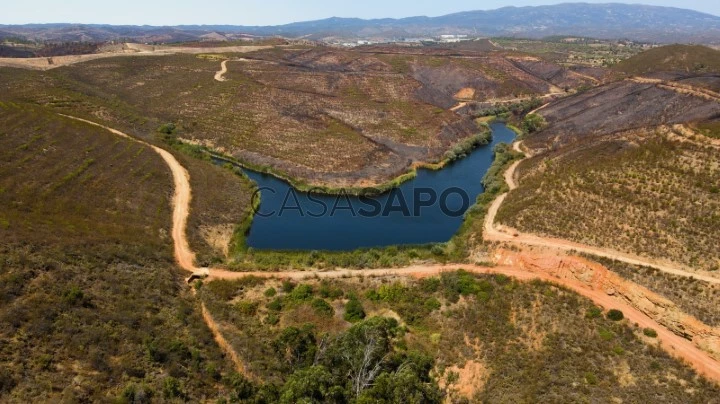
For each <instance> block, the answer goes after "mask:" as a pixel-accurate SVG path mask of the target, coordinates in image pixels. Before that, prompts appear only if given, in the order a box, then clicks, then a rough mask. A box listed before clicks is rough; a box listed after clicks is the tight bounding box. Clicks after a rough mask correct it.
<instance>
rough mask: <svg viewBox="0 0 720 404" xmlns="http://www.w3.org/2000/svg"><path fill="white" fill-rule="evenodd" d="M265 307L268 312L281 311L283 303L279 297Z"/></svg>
mask: <svg viewBox="0 0 720 404" xmlns="http://www.w3.org/2000/svg"><path fill="white" fill-rule="evenodd" d="M266 307H267V308H268V310H272V311H282V309H283V303H282V300H280V298H279V297H276V298H275V299H274V300H273V301H272V302H270V303H268V304H267V306H266Z"/></svg>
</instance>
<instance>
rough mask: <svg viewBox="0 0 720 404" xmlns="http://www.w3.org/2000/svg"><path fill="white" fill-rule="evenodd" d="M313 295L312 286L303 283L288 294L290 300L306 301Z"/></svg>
mask: <svg viewBox="0 0 720 404" xmlns="http://www.w3.org/2000/svg"><path fill="white" fill-rule="evenodd" d="M312 295H313V289H312V286H310V285H306V284H302V285H298V286H297V287H295V288H294V289H293V290H292V292H290V294H289V295H288V298H289V299H290V300H294V301H305V300H310V298H311V297H312Z"/></svg>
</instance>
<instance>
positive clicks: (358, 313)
mask: <svg viewBox="0 0 720 404" xmlns="http://www.w3.org/2000/svg"><path fill="white" fill-rule="evenodd" d="M364 318H365V309H363V306H362V303H360V300H358V298H357V297H356V296H351V297H350V300H348V302H347V304H345V321H349V322H351V323H356V322H358V321H360V320H362V319H364Z"/></svg>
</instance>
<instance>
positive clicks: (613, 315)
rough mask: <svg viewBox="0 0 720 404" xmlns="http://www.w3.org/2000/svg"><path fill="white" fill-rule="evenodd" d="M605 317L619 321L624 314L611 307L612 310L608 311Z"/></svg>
mask: <svg viewBox="0 0 720 404" xmlns="http://www.w3.org/2000/svg"><path fill="white" fill-rule="evenodd" d="M607 318H608V319H610V320H612V321H620V320H622V319H624V318H625V315H624V314H623V312H622V311H620V310H615V309H612V310H610V311H608V313H607Z"/></svg>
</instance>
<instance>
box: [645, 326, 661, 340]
mask: <svg viewBox="0 0 720 404" xmlns="http://www.w3.org/2000/svg"><path fill="white" fill-rule="evenodd" d="M643 334H645V336H646V337H650V338H657V336H658V333H657V331H655V330H653V329H652V328H646V329H644V330H643Z"/></svg>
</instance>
